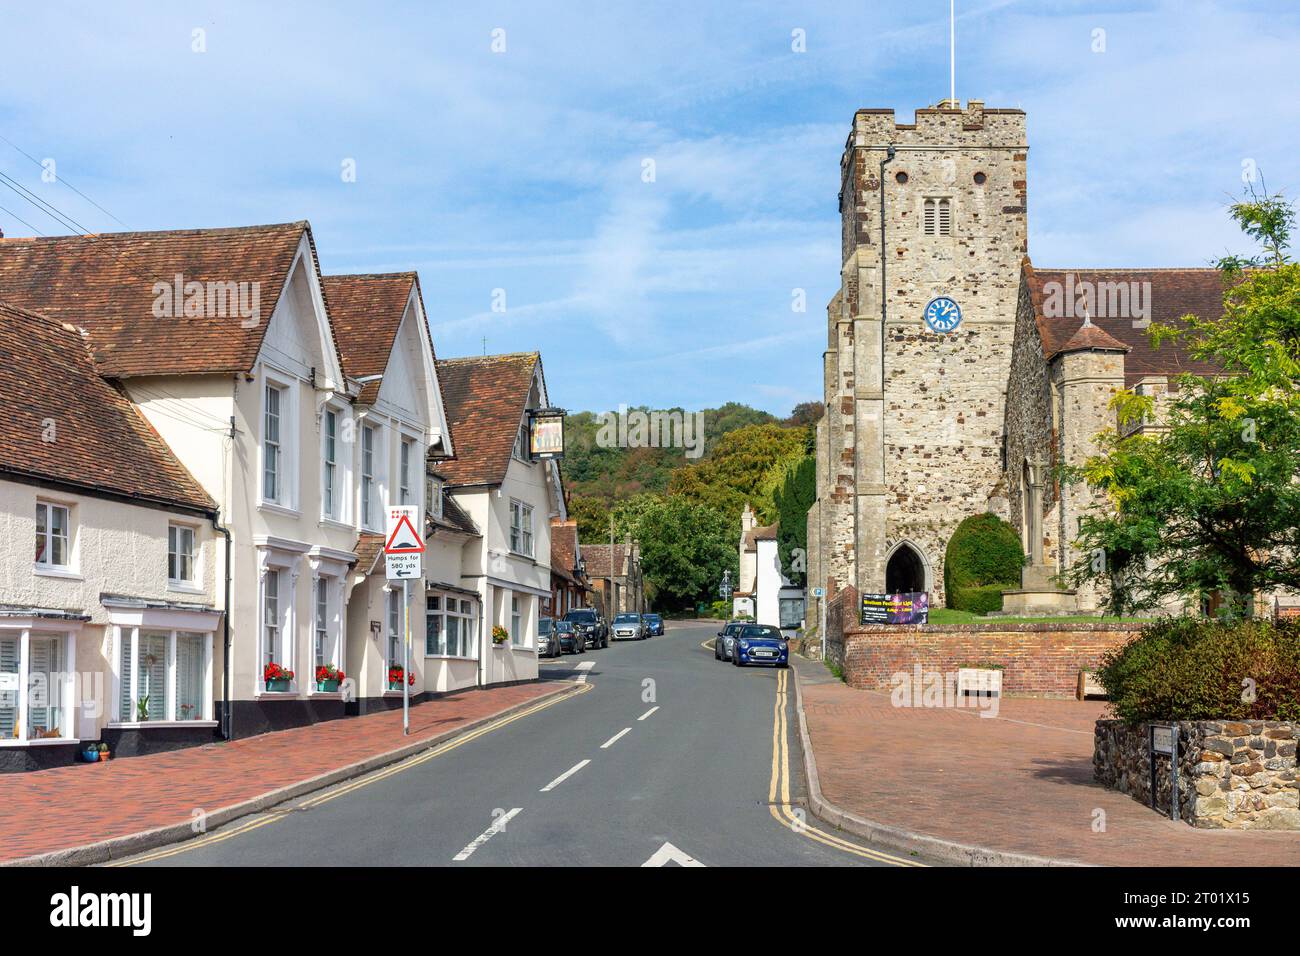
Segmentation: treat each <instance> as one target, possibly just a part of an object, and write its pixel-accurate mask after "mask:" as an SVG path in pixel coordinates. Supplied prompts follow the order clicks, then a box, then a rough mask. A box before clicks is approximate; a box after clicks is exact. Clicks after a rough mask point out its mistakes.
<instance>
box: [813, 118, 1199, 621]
mask: <svg viewBox="0 0 1300 956" xmlns="http://www.w3.org/2000/svg"><path fill="white" fill-rule="evenodd" d="M1028 158H1029V146H1028V140H1027V136H1026V128H1025V114H1024V113H1023V112H1022V111H1021V110H1017V109H986V108H985V107H984V105H983V103H981V102H980V101H978V100H971V101H970V102H969V103H968V104H967V105H966V107H965V109H962V108H961V107H960V104H959V103H957V102H954V101H944V102H942V103H940V104H939V105H938V106H936V107H933V108H929V109H920V110H917V111H916V117H915V121H914V122H912V123H898V122H895V119H894V112H893V110H881V109H869V110H859V111H858V112H857V114H856V115H855V116H854V118H853V129H852V131H851V132H850V134H849V137H848V141H847V143H846V144H845V147H844V154H843V157H842V159H841V162H840V196H839V202H840V214H841V219H842V238H841V260H842V265H841V270H840V276H841V283H840V289H839V291H838V292H837V293H836V294H835V296H834V297H833V298H832V299H831V302H830V305H829V307H828V310H827V312H828V315H827V343H826V352H825V355H824V383H823V384H824V391H825V409H826V413H825V415H824V416H823V417H822V419H821V421H820V423H819V424H818V425H817V500H816V502H815V504H814V505H813V506H812V508H811V509H810V511H809V513H808V554H809V586H810V587H818V586H821V587H826V588H827V593H828V594H830V593H832V592H833V590H834V589H836V588H839V587H843V586H845V585H850V584H851V585H853V586H854V587H855V588H857V589H858V590H859V591H860V592H876V593H879V592H886V593H896V592H902V591H928V592H929V593H930V600H931V605H932V606H936V607H937V606H942V605H943V603H944V599H945V595H944V584H943V564H944V552H945V549H946V547H947V544H948V539H949V537H950V536H951V535H952V532H953V531H954V530H955V529H956V527H957V525H958V524H959V523H960V522H961V521H962V519H964V518H966V517H968V516H969V515H973V514H977V513H981V512H985V511H992V512H994V513H995V514H997V515H999V516H1000V517H1002V518H1005V519H1006V520H1008V521H1009V522H1010V523H1011V524H1012V525H1013V526H1014V527H1015V528H1016V529H1017V530H1018V531H1019V532H1020V535H1021V542H1022V544H1023V546H1024V549H1025V552H1026V555H1027V556H1028V557H1029V561H1028V562H1027V566H1026V568H1025V570H1024V580H1023V582H1022V587H1021V590H1020V591H1018V592H1012V593H1010V594H1008V596H1007V598H1006V601H1005V602H1004V607H1005V608H1006V609H1008V610H1013V609H1019V610H1044V611H1065V610H1075V609H1078V610H1081V611H1090V610H1094V609H1096V608H1097V607H1098V604H1099V600H1100V596H1099V595H1098V594H1096V593H1085V592H1080V593H1078V594H1075V593H1074V592H1064V591H1062V590H1061V588H1060V587H1059V586H1058V585H1057V584H1056V583H1055V582H1054V581H1053V578H1054V576H1055V575H1056V574H1057V573H1058V572H1060V571H1062V570H1063V569H1065V568H1067V567H1069V566H1071V565H1073V564H1074V563H1075V562H1076V560H1077V559H1078V557H1079V555H1078V554H1077V553H1076V551H1075V548H1074V546H1073V543H1072V542H1073V540H1074V538H1075V536H1076V535H1077V533H1078V527H1079V517H1080V515H1081V514H1082V513H1083V512H1084V511H1085V510H1087V509H1088V508H1091V507H1098V506H1104V504H1103V503H1102V502H1101V501H1099V500H1098V499H1097V498H1096V496H1095V494H1094V493H1093V492H1091V491H1090V490H1089V489H1088V487H1087V486H1086V485H1083V484H1078V485H1065V484H1062V483H1061V482H1060V481H1059V480H1058V478H1057V476H1056V466H1057V465H1058V464H1060V463H1062V462H1065V463H1070V464H1075V463H1082V462H1083V461H1084V460H1085V459H1086V458H1087V457H1088V456H1089V455H1090V454H1092V453H1093V452H1094V451H1095V450H1096V446H1095V443H1094V440H1093V439H1094V436H1095V435H1096V434H1097V433H1098V432H1100V431H1101V430H1102V429H1104V428H1106V427H1107V426H1109V425H1113V424H1114V414H1113V412H1111V411H1110V410H1109V408H1108V405H1109V402H1110V400H1111V397H1112V395H1113V394H1114V393H1115V392H1116V391H1117V390H1118V389H1120V388H1125V387H1128V388H1135V389H1138V390H1140V391H1141V392H1142V393H1145V394H1153V395H1156V396H1157V403H1159V396H1160V395H1162V394H1166V393H1167V392H1168V391H1169V389H1170V387H1171V386H1172V385H1173V384H1174V380H1175V378H1176V377H1177V375H1178V374H1180V373H1182V372H1185V371H1208V370H1209V369H1208V368H1203V367H1200V366H1198V364H1197V363H1195V362H1193V361H1191V360H1190V359H1188V358H1187V357H1186V356H1185V355H1184V354H1183V353H1182V352H1180V351H1179V350H1178V349H1177V348H1175V347H1173V346H1171V345H1168V344H1166V345H1164V346H1162V347H1161V349H1160V350H1158V351H1157V350H1155V349H1153V348H1152V347H1151V345H1150V344H1149V342H1148V339H1147V326H1149V325H1150V324H1151V322H1163V321H1169V320H1172V319H1176V318H1177V317H1179V316H1181V315H1185V314H1187V313H1189V312H1195V313H1197V314H1200V315H1206V316H1208V315H1211V314H1213V315H1218V314H1219V313H1220V312H1221V311H1222V285H1221V280H1220V276H1219V273H1218V272H1217V271H1216V270H1214V269H1211V268H1199V269H1094V268H1079V269H1070V268H1052V269H1046V268H1036V267H1035V266H1034V265H1033V264H1032V263H1031V262H1030V257H1029V252H1030V250H1029V245H1028ZM1106 254H1107V252H1106V250H1105V249H1098V250H1097V254H1096V257H1095V258H1096V259H1098V260H1104V258H1105V256H1106ZM1140 427H1142V428H1155V427H1158V425H1156V424H1150V423H1148V424H1144V425H1142V426H1140ZM818 611H819V609H818V608H814V607H810V608H809V612H810V613H809V619H810V620H817V619H818V618H817V617H816V616H815V615H816V614H817V613H818Z"/></svg>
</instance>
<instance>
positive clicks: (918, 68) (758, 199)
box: [0, 0, 1300, 414]
mask: <svg viewBox="0 0 1300 956" xmlns="http://www.w3.org/2000/svg"><path fill="white" fill-rule="evenodd" d="M18 9H21V13H15V12H13V11H10V15H9V16H7V17H6V23H5V29H4V32H3V34H0V62H3V64H4V75H5V82H4V83H3V84H0V135H3V136H4V137H5V139H7V140H10V141H11V142H12V143H14V144H15V145H17V146H18V147H20V148H21V149H23V150H25V151H26V152H27V153H30V154H31V155H32V156H35V157H37V158H41V159H44V158H46V157H50V158H53V159H55V161H56V162H57V171H58V173H59V174H60V176H61V177H62V178H63V179H65V180H66V181H68V182H70V183H71V184H72V185H73V186H75V187H77V189H79V190H80V191H81V192H82V193H85V194H86V195H87V196H89V197H91V198H92V199H93V200H94V201H95V202H96V203H98V205H99V206H102V207H103V209H104V210H107V211H108V213H111V216H110V215H108V214H106V213H105V212H103V211H101V210H100V209H98V208H96V206H95V205H92V204H91V203H89V202H87V201H86V200H84V199H82V198H81V197H80V196H78V195H77V194H76V193H75V192H72V191H71V190H69V189H68V188H66V187H65V186H64V185H63V184H62V183H56V184H48V183H42V182H41V181H40V178H39V176H40V169H39V168H38V167H37V166H36V165H35V164H33V163H32V162H31V161H30V160H29V159H27V158H25V157H24V156H23V155H22V154H20V153H19V152H18V151H16V150H15V149H13V148H11V147H10V146H9V145H7V144H5V143H3V142H0V171H3V172H5V173H6V174H7V175H10V176H13V177H15V178H17V179H19V180H20V181H21V182H22V183H23V184H24V185H25V186H27V187H28V188H30V189H32V190H33V191H34V192H36V193H37V194H38V195H40V196H42V197H43V198H45V199H47V200H48V201H49V202H51V203H53V204H54V205H56V206H57V207H58V208H59V209H61V210H63V211H64V212H66V213H68V214H70V215H71V216H73V217H74V218H75V219H76V220H77V221H78V222H79V223H81V224H83V225H84V226H86V227H87V228H88V229H91V230H95V231H111V230H115V229H122V228H124V226H123V225H122V224H125V226H126V227H129V228H131V229H169V228H185V227H195V226H227V225H245V224H251V223H263V222H283V221H289V220H296V219H309V220H310V221H311V223H312V227H313V229H314V232H315V236H316V241H317V246H318V248H319V251H320V254H321V259H322V264H323V266H324V268H325V271H326V272H359V271H367V272H369V271H387V270H404V269H412V268H414V269H417V270H419V272H420V275H421V281H422V284H423V290H424V297H425V304H426V307H427V309H428V312H429V315H430V322H431V325H432V328H433V334H434V344H435V347H436V348H437V350H438V352H439V354H440V355H444V356H449V357H450V356H456V355H466V354H474V353H478V352H481V351H482V348H483V339H484V338H486V340H487V348H488V350H489V351H493V352H501V351H519V350H527V349H539V350H540V351H541V352H542V354H543V359H544V362H545V365H546V370H547V380H548V384H549V385H550V389H551V394H552V399H553V401H555V402H556V403H558V404H562V405H564V406H566V407H568V408H570V409H572V410H578V409H602V408H611V407H615V406H617V405H618V404H620V403H627V404H640V403H646V404H650V405H655V406H668V405H683V406H685V407H687V408H700V407H706V406H711V405H717V404H720V403H722V402H724V401H727V400H736V401H743V402H747V403H749V404H752V405H756V406H759V407H762V408H766V409H768V410H769V411H772V412H774V413H777V414H785V413H787V412H788V411H789V409H790V408H791V406H792V405H794V403H796V402H798V401H802V400H808V399H816V398H819V397H820V382H821V372H820V368H821V352H822V349H823V348H824V346H825V304H826V302H827V301H828V300H829V298H830V296H831V295H832V294H833V292H834V290H835V287H836V285H837V280H838V272H839V225H838V221H837V215H836V202H835V196H836V192H837V189H838V185H839V184H838V168H839V167H838V163H839V155H840V151H841V149H842V147H843V143H844V139H845V136H846V135H847V132H848V128H849V123H850V121H851V118H852V114H853V111H854V110H855V109H857V108H859V107H892V108H894V109H895V110H896V111H897V113H898V116H899V119H900V121H910V118H911V111H912V110H914V109H916V108H917V107H922V106H926V105H930V104H932V103H934V102H935V101H937V100H938V99H940V98H942V97H944V96H946V95H947V88H948V56H947V53H948V50H947V39H948V32H947V13H948V4H947V2H946V0H909V2H874V3H871V2H846V0H838V2H833V3H806V2H805V3H777V2H767V3H758V2H754V3H747V2H732V3H707V2H699V0H695V2H686V3H679V2H654V3H641V2H635V3H634V2H626V0H606V2H600V3H595V2H593V3H586V2H582V3H577V2H564V3H560V2H544V0H535V2H528V3H525V2H522V0H521V2H515V3H473V4H469V3H465V4H449V3H427V2H425V3H411V4H400V3H383V4H381V3H368V4H366V3H356V2H348V3H331V2H323V0H322V2H315V3H310V4H308V3H277V4H274V5H271V4H261V3H232V2H222V3H210V4H208V3H184V2H171V3H168V4H166V5H165V6H164V5H161V4H149V3H131V2H124V0H115V2H113V3H111V4H106V3H102V2H94V3H55V4H23V5H14V10H18ZM957 9H958V22H957V37H958V62H957V93H958V96H959V97H961V98H962V99H963V100H965V99H967V98H971V97H974V98H981V99H983V100H985V101H986V103H987V104H988V105H989V106H991V107H1015V106H1018V107H1021V108H1023V109H1025V110H1026V111H1027V112H1028V124H1029V137H1030V147H1031V148H1030V166H1029V204H1030V205H1029V209H1030V254H1031V255H1032V256H1033V258H1034V260H1035V262H1036V263H1038V264H1040V265H1043V266H1080V267H1082V266H1126V265H1140V266H1170V265H1203V264H1204V263H1205V262H1206V260H1207V259H1208V258H1210V257H1211V256H1214V255H1218V254H1221V253H1223V252H1224V251H1226V250H1228V249H1241V248H1242V243H1241V242H1240V240H1239V239H1238V238H1237V234H1236V232H1235V231H1234V230H1233V229H1232V227H1231V226H1230V224H1228V223H1227V221H1226V219H1225V216H1224V206H1225V205H1226V203H1227V202H1228V201H1230V199H1231V198H1233V197H1235V196H1236V195H1237V194H1238V193H1239V192H1240V189H1241V171H1242V164H1243V162H1247V161H1251V162H1254V163H1255V164H1256V165H1257V167H1258V168H1259V169H1260V170H1261V171H1262V172H1263V174H1264V177H1265V180H1266V182H1267V184H1268V186H1269V187H1270V188H1271V189H1278V188H1282V189H1285V190H1287V191H1288V192H1289V193H1291V194H1292V195H1294V190H1295V187H1297V185H1300V184H1298V183H1297V182H1296V177H1297V172H1296V165H1295V157H1296V156H1297V155H1300V96H1298V95H1297V93H1298V92H1300V91H1298V90H1297V78H1296V68H1295V55H1296V52H1295V51H1297V50H1300V13H1298V11H1297V6H1296V4H1294V3H1288V2H1274V3H1264V2H1256V3H1250V2H1236V3H1228V2H1220V3H1209V2H1205V3H1197V2H1167V3H1166V2H1155V0H1153V2H1128V3H1105V2H1096V3H1086V4H1085V3H1071V2H1045V0H1021V2H1016V0H959V2H958V3H957ZM498 28H499V29H503V30H504V31H505V33H504V37H505V51H504V52H501V53H494V52H493V51H492V49H491V44H492V40H493V33H492V32H493V30H495V29H498ZM195 29H202V30H203V31H205V37H204V39H205V41H206V52H202V53H196V52H194V51H193V49H192V47H193V45H194V40H193V37H194V33H193V31H194V30H195ZM796 29H799V30H803V31H804V33H805V35H806V52H803V53H797V52H794V51H793V50H792V42H791V37H792V31H794V30H796ZM1098 29H1101V30H1104V31H1105V41H1106V42H1105V47H1106V48H1105V52H1104V53H1095V52H1093V49H1092V48H1093V46H1094V40H1093V38H1094V31H1095V30H1098ZM646 159H653V160H654V163H655V181H654V182H652V183H647V182H644V181H643V177H642V170H643V161H644V160H646ZM346 160H354V161H355V164H356V181H355V182H344V181H343V177H342V176H341V170H342V164H343V163H344V161H346ZM0 206H4V207H7V208H8V209H10V210H12V212H14V213H16V214H18V215H19V216H21V217H22V218H23V219H26V220H27V221H28V222H30V223H31V224H32V225H33V226H35V227H36V229H38V230H40V231H41V232H45V233H51V234H53V233H58V232H65V231H67V230H66V229H63V228H60V227H59V226H57V225H56V224H55V223H53V222H52V221H50V220H49V219H47V218H45V217H44V216H43V215H42V214H41V213H39V212H37V211H36V210H35V209H33V208H32V207H31V206H29V205H27V204H25V203H24V201H23V200H21V199H19V197H17V196H16V195H14V194H13V193H12V192H10V191H8V190H7V189H0ZM113 217H116V220H120V223H121V224H119V222H117V221H115V219H114V218H113ZM0 225H2V226H3V228H4V230H5V232H6V234H7V235H11V236H12V235H29V234H31V230H30V229H28V228H27V227H26V226H23V225H22V224H21V223H18V222H16V221H14V219H13V217H12V216H11V215H9V214H8V213H5V212H0ZM497 289H501V290H504V293H505V308H506V311H505V312H504V313H500V312H493V311H492V303H493V294H494V290H497ZM795 289H803V290H806V295H807V302H808V309H807V311H806V312H804V313H797V312H794V311H792V309H791V301H792V290H795Z"/></svg>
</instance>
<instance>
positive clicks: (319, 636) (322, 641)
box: [314, 578, 334, 667]
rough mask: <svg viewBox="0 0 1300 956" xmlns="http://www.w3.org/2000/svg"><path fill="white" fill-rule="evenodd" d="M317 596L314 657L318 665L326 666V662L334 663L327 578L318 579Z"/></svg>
mask: <svg viewBox="0 0 1300 956" xmlns="http://www.w3.org/2000/svg"><path fill="white" fill-rule="evenodd" d="M315 597H316V604H315V608H314V610H315V614H314V617H315V619H316V628H315V637H316V640H315V645H316V647H315V649H316V653H315V655H314V657H315V661H316V666H317V667H324V666H325V665H326V664H332V663H334V655H333V654H332V653H331V650H330V647H329V581H328V580H327V579H326V578H317V579H316V595H315Z"/></svg>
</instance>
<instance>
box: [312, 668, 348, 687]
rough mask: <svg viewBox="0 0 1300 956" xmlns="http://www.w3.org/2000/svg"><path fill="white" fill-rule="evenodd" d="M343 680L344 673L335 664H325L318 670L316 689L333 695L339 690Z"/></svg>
mask: <svg viewBox="0 0 1300 956" xmlns="http://www.w3.org/2000/svg"><path fill="white" fill-rule="evenodd" d="M341 680H343V672H342V671H341V670H339V669H338V668H337V667H335V666H334V665H333V664H324V665H322V666H320V667H318V668H316V689H317V690H318V691H323V692H325V693H327V694H333V693H335V692H336V691H338V689H339V681H341Z"/></svg>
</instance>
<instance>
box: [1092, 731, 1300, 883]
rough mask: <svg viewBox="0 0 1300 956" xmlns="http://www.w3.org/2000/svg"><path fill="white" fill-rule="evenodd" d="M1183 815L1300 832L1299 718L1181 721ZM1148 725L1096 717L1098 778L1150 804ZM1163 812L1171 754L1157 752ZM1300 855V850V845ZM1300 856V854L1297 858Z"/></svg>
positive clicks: (1207, 825) (1223, 824) (1211, 825)
mask: <svg viewBox="0 0 1300 956" xmlns="http://www.w3.org/2000/svg"><path fill="white" fill-rule="evenodd" d="M1175 726H1176V727H1177V733H1178V757H1179V760H1178V784H1179V786H1178V815H1179V819H1181V820H1183V821H1185V822H1187V823H1189V824H1190V825H1192V826H1194V827H1200V828H1204V829H1231V830H1300V802H1298V801H1300V791H1298V790H1297V785H1296V742H1297V740H1298V739H1300V723H1297V722H1293V721H1277V720H1251V721H1232V720H1222V721H1214V720H1199V721H1179V722H1178V723H1177V724H1176V725H1175ZM1150 727H1151V725H1150V724H1149V723H1143V724H1138V725H1135V726H1130V725H1128V724H1125V723H1124V722H1123V721H1119V720H1099V721H1097V728H1096V736H1095V738H1094V742H1093V757H1092V763H1093V776H1094V777H1095V778H1096V780H1097V781H1098V782H1099V783H1101V784H1102V785H1103V786H1105V787H1108V788H1110V789H1112V790H1118V791H1119V792H1120V793H1127V794H1129V795H1130V796H1132V797H1133V799H1134V800H1137V801H1138V802H1139V803H1143V804H1146V805H1147V806H1150V805H1151V754H1150ZM1155 759H1156V810H1158V811H1159V812H1160V813H1162V814H1164V815H1165V816H1168V815H1169V808H1170V799H1171V797H1170V791H1171V789H1172V788H1171V779H1170V777H1171V775H1170V772H1169V757H1168V756H1166V755H1163V754H1158V755H1156V758H1155ZM1297 853H1298V854H1300V847H1297ZM1298 859H1300V857H1298Z"/></svg>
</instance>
